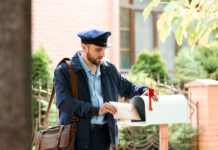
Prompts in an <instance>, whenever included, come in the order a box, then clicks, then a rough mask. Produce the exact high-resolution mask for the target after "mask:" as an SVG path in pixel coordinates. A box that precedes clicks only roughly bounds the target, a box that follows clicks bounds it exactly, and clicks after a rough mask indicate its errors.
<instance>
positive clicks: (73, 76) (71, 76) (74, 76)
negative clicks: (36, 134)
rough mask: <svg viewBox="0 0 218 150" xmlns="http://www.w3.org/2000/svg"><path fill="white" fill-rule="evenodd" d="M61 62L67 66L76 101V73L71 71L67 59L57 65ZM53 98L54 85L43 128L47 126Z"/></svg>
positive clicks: (76, 118) (74, 118)
mask: <svg viewBox="0 0 218 150" xmlns="http://www.w3.org/2000/svg"><path fill="white" fill-rule="evenodd" d="M63 62H66V64H67V69H68V72H69V76H70V85H71V90H72V96H73V97H74V98H76V99H78V98H79V95H78V87H77V79H76V73H75V72H74V71H73V68H72V64H71V62H70V59H69V58H63V59H62V60H61V61H60V62H59V63H58V65H60V64H61V63H63ZM58 65H57V66H58ZM53 81H54V80H53ZM54 97H55V88H54V85H53V88H52V93H51V97H50V100H49V104H48V108H47V111H46V115H45V119H44V121H43V127H45V126H46V124H47V121H48V117H49V113H50V110H51V105H52V103H53V100H54ZM72 119H73V120H78V119H79V117H72Z"/></svg>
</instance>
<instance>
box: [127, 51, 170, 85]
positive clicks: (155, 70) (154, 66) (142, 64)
mask: <svg viewBox="0 0 218 150" xmlns="http://www.w3.org/2000/svg"><path fill="white" fill-rule="evenodd" d="M139 72H142V73H146V74H148V75H150V74H152V76H153V78H154V79H155V80H156V81H157V75H158V74H159V75H160V80H161V81H162V82H163V81H164V77H167V76H168V75H167V71H166V67H165V63H164V62H163V61H162V59H161V57H160V53H158V51H157V50H154V52H153V53H152V54H150V53H148V52H147V51H142V52H141V53H140V54H139V56H138V58H137V60H136V62H135V64H134V65H133V66H132V68H131V73H132V74H137V73H139Z"/></svg>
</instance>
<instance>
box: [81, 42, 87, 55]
mask: <svg viewBox="0 0 218 150" xmlns="http://www.w3.org/2000/svg"><path fill="white" fill-rule="evenodd" d="M82 49H83V52H84V53H87V52H88V45H87V44H84V43H82Z"/></svg>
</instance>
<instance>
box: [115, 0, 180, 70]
mask: <svg viewBox="0 0 218 150" xmlns="http://www.w3.org/2000/svg"><path fill="white" fill-rule="evenodd" d="M121 9H128V10H130V58H129V59H130V66H131V65H133V64H134V62H135V12H136V11H139V12H143V10H144V7H142V6H138V5H135V4H133V0H130V4H122V3H120V10H121ZM151 13H152V17H153V47H154V48H153V49H156V48H157V49H158V30H157V20H158V14H159V13H163V10H162V9H161V8H157V7H156V8H153V9H152V11H151ZM120 17H121V16H120ZM121 28H122V27H119V30H120V31H121ZM175 43H176V42H175ZM175 48H176V50H175V51H176V54H177V53H178V50H179V46H178V44H177V43H176V46H175ZM120 51H121V50H120ZM121 57H122V56H121ZM120 62H121V63H122V60H120ZM121 66H122V64H121ZM120 70H121V72H122V73H128V72H129V69H126V68H121V67H120Z"/></svg>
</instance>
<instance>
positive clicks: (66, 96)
mask: <svg viewBox="0 0 218 150" xmlns="http://www.w3.org/2000/svg"><path fill="white" fill-rule="evenodd" d="M63 70H64V68H60V67H57V68H56V69H55V72H54V87H55V91H56V106H57V108H58V109H59V110H60V111H62V112H64V113H66V114H67V115H69V116H75V115H76V116H78V117H80V118H90V117H92V116H94V115H98V113H99V108H98V107H94V106H92V105H91V104H90V103H88V102H84V101H82V100H78V99H75V98H73V97H72V94H71V87H70V82H69V75H68V76H66V74H64V72H65V73H66V72H67V73H68V70H67V69H66V70H64V71H63Z"/></svg>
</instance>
